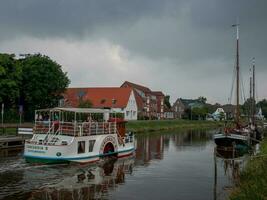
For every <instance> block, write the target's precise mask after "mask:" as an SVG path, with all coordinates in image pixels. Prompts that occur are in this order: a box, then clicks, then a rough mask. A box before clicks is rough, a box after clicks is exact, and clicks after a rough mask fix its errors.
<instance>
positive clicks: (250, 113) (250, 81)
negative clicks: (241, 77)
mask: <svg viewBox="0 0 267 200" xmlns="http://www.w3.org/2000/svg"><path fill="white" fill-rule="evenodd" d="M252 113H253V111H252V77H251V76H250V77H249V117H248V120H249V122H252Z"/></svg>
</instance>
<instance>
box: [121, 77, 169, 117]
mask: <svg viewBox="0 0 267 200" xmlns="http://www.w3.org/2000/svg"><path fill="white" fill-rule="evenodd" d="M121 88H132V89H133V91H134V95H135V98H136V101H137V107H138V116H139V117H141V118H142V117H146V118H148V119H162V118H164V94H163V93H162V92H160V91H151V90H150V89H149V88H148V87H145V86H142V85H138V84H135V83H131V82H129V81H125V82H124V83H123V84H122V85H121Z"/></svg>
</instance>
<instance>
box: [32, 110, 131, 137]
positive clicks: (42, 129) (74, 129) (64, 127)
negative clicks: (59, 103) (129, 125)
mask: <svg viewBox="0 0 267 200" xmlns="http://www.w3.org/2000/svg"><path fill="white" fill-rule="evenodd" d="M110 113H111V111H110V110H109V109H92V108H53V109H41V110H36V111H35V126H34V133H35V134H51V135H66V136H74V137H79V136H90V135H101V134H117V133H118V134H119V135H120V136H121V137H124V136H125V131H126V130H125V123H126V121H125V120H123V119H117V118H110Z"/></svg>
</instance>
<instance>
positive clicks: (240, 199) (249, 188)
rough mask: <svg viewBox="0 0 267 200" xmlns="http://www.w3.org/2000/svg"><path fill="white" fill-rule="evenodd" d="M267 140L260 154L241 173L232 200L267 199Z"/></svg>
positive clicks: (263, 142) (262, 144)
mask: <svg viewBox="0 0 267 200" xmlns="http://www.w3.org/2000/svg"><path fill="white" fill-rule="evenodd" d="M266 166H267V139H265V140H264V141H262V143H261V148H260V154H259V155H257V156H255V157H253V159H252V160H250V161H249V162H248V163H247V165H246V167H245V170H244V171H243V172H242V173H241V177H240V184H239V185H238V186H237V187H236V188H235V189H234V190H233V192H232V194H231V195H230V199H231V200H245V199H262V200H265V199H267V170H266Z"/></svg>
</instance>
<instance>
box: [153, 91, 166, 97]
mask: <svg viewBox="0 0 267 200" xmlns="http://www.w3.org/2000/svg"><path fill="white" fill-rule="evenodd" d="M152 94H153V95H156V96H164V94H163V93H162V92H161V91H152Z"/></svg>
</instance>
